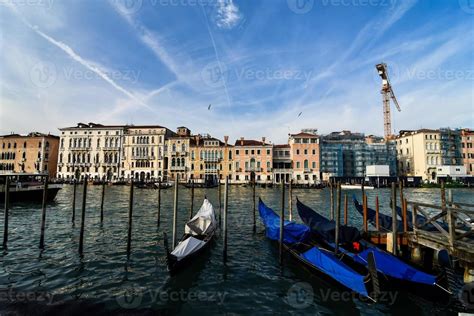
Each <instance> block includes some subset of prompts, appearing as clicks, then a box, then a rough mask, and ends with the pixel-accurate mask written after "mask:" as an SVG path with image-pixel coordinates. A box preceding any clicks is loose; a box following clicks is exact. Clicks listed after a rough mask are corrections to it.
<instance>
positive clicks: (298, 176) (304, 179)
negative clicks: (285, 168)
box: [288, 131, 320, 184]
mask: <svg viewBox="0 0 474 316" xmlns="http://www.w3.org/2000/svg"><path fill="white" fill-rule="evenodd" d="M288 143H289V145H290V158H291V161H292V165H293V180H294V181H295V183H297V184H316V183H318V182H319V181H320V151H319V150H320V149H319V136H318V135H317V134H316V133H315V132H314V133H310V132H308V131H302V132H301V133H298V134H292V135H290V137H289V139H288Z"/></svg>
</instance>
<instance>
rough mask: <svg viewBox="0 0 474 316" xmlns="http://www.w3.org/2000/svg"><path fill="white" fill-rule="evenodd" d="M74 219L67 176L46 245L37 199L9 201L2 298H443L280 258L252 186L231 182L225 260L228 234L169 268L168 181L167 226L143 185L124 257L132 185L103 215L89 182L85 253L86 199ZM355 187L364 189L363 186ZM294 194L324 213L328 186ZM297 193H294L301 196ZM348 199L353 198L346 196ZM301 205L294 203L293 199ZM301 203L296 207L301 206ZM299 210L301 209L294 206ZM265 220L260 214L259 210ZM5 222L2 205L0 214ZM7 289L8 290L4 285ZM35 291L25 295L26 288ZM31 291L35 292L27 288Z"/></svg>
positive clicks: (158, 304) (115, 193)
mask: <svg viewBox="0 0 474 316" xmlns="http://www.w3.org/2000/svg"><path fill="white" fill-rule="evenodd" d="M80 191H82V190H78V196H77V201H78V204H77V205H76V222H75V223H72V222H71V216H72V209H71V204H72V196H71V195H72V186H65V187H64V189H63V190H61V191H60V192H59V194H58V196H57V198H56V201H55V202H54V203H51V204H49V205H48V211H47V218H46V223H47V225H46V234H45V243H46V247H45V249H44V250H43V251H40V249H39V248H38V245H39V236H40V234H39V230H40V213H41V206H40V205H31V204H21V203H20V204H14V205H12V209H11V211H10V212H11V213H10V222H9V227H10V231H9V243H8V250H3V252H2V253H1V254H0V261H1V263H0V284H2V290H0V291H1V292H2V293H0V294H2V295H3V296H1V300H0V306H1V307H2V309H5V308H6V309H16V310H21V311H24V312H38V311H44V310H45V309H44V308H45V307H44V306H47V307H48V310H53V311H58V312H61V313H63V312H67V313H79V311H81V310H84V309H86V310H88V311H89V312H95V313H98V312H104V311H114V310H115V311H116V310H120V311H121V312H125V313H127V312H130V311H134V310H135V309H140V311H141V312H145V311H155V312H156V311H162V312H166V313H171V314H175V313H179V314H191V313H193V314H195V313H196V312H198V313H199V312H206V313H208V314H222V313H238V314H253V313H255V312H258V313H260V314H274V313H277V314H278V313H286V312H295V313H301V314H315V313H318V312H319V313H321V314H340V315H347V314H375V315H383V314H392V313H397V314H398V313H403V312H408V313H410V314H413V313H416V314H425V315H428V314H431V313H433V312H436V313H439V312H441V311H443V306H436V305H434V304H433V303H430V302H425V301H423V300H421V299H418V298H416V297H415V298H413V295H409V294H407V293H397V295H396V300H395V303H394V304H367V303H365V302H361V301H360V300H357V299H355V300H354V299H352V296H351V295H350V293H345V292H344V290H343V289H341V288H340V287H338V286H335V285H334V283H332V282H331V281H330V280H327V279H325V278H320V277H316V276H314V275H312V274H310V273H309V272H308V271H306V270H304V269H302V268H300V267H299V266H298V265H296V264H295V262H293V261H292V260H290V259H287V260H286V261H285V265H284V268H283V269H280V267H279V265H278V259H277V258H278V248H277V247H276V246H275V244H274V243H272V242H270V241H268V240H267V239H266V238H265V236H264V231H263V226H262V225H261V224H260V223H259V222H258V223H257V232H256V234H253V233H252V226H253V223H252V221H253V216H252V207H253V206H252V193H251V188H244V187H234V186H232V187H230V190H229V215H228V216H229V220H228V226H229V227H228V234H229V235H228V237H229V241H228V261H227V263H226V264H224V263H223V261H222V242H221V238H220V237H221V236H218V238H217V239H216V241H215V242H214V245H213V247H212V248H211V249H210V251H209V252H208V253H207V255H206V256H204V257H203V258H202V259H201V260H199V261H198V262H197V263H196V265H195V266H193V267H190V268H189V269H188V270H186V271H185V272H184V273H182V274H181V275H178V276H176V277H173V278H171V277H170V276H169V275H168V273H167V271H166V264H165V252H164V248H163V234H162V233H163V232H168V235H169V236H171V227H172V200H173V189H171V190H163V191H162V212H161V215H162V218H161V226H160V227H157V197H158V191H157V190H147V189H136V190H135V197H134V200H135V203H134V210H133V236H132V238H133V239H132V251H131V254H130V258H129V259H127V253H126V247H127V223H128V192H129V188H128V187H125V186H124V187H122V186H117V187H107V191H106V201H105V218H104V222H103V224H101V223H100V194H101V188H100V187H99V186H90V187H89V189H88V196H87V212H86V224H85V226H86V231H85V241H84V256H83V257H81V256H79V254H78V241H79V228H80V222H79V220H80V215H79V214H80V201H82V199H81V192H80ZM344 193H348V194H349V197H350V195H352V194H353V193H355V194H356V196H358V198H359V199H360V192H359V191H345V192H343V194H344ZM453 193H454V194H453V195H454V199H455V200H456V201H460V202H461V201H462V202H466V203H474V198H473V194H472V191H469V190H462V189H456V190H454V191H453ZM217 194H218V191H217V189H210V190H203V189H196V190H195V203H194V205H195V210H194V212H196V211H197V209H198V208H199V206H200V202H201V201H202V199H203V198H204V196H205V195H206V196H207V197H208V198H209V200H210V201H211V203H213V204H214V206H215V207H216V209H218V205H219V203H218V196H217ZM294 194H295V196H297V197H298V198H299V199H301V200H302V201H303V202H304V203H305V204H307V205H309V206H311V207H313V208H316V209H318V210H319V211H320V212H321V213H323V214H325V215H327V214H328V212H329V207H328V205H329V193H328V190H305V189H295V190H294ZM367 194H368V201H369V205H371V206H373V205H375V196H376V195H377V194H378V195H379V198H380V201H381V211H382V212H385V213H387V214H390V210H389V199H390V191H389V190H387V189H381V190H370V191H367ZM405 195H406V196H407V197H408V199H409V200H417V201H421V202H427V203H440V195H439V190H436V189H407V190H406V191H405ZM257 196H260V197H261V198H262V199H263V200H264V201H265V203H267V204H268V205H269V206H270V207H273V208H275V209H278V208H279V205H280V201H279V199H280V191H279V189H277V188H273V189H271V188H267V189H262V188H257ZM294 200H295V201H296V199H294ZM349 205H350V204H349ZM189 206H190V190H189V189H185V188H184V187H183V188H181V187H180V203H179V218H178V229H179V230H178V236H180V235H181V234H182V233H183V231H184V224H185V222H186V219H187V218H188V216H189ZM293 209H294V210H296V208H295V206H294V207H293ZM295 213H296V212H295ZM294 215H295V216H294V218H297V216H296V214H294ZM257 221H258V214H257ZM349 222H350V224H351V225H354V226H357V227H361V218H360V216H359V214H358V213H357V212H356V211H355V209H354V208H353V207H352V205H350V207H349ZM0 225H1V227H2V229H3V214H2V216H1V219H0ZM3 293H7V294H3ZM27 294H28V295H27ZM26 296H28V297H26Z"/></svg>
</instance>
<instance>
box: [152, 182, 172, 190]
mask: <svg viewBox="0 0 474 316" xmlns="http://www.w3.org/2000/svg"><path fill="white" fill-rule="evenodd" d="M172 187H173V184H172V183H171V182H155V183H154V188H155V189H158V188H160V189H162V190H166V189H169V188H172Z"/></svg>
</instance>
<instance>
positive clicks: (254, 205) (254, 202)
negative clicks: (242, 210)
mask: <svg viewBox="0 0 474 316" xmlns="http://www.w3.org/2000/svg"><path fill="white" fill-rule="evenodd" d="M252 182H253V185H252V197H253V214H252V215H253V232H254V233H255V232H256V231H257V223H256V218H255V213H256V212H257V200H256V194H255V186H256V185H255V179H253V181H252Z"/></svg>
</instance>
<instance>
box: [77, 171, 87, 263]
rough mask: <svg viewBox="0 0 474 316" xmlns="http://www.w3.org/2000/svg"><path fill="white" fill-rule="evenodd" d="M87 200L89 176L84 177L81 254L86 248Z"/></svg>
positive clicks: (80, 236)
mask: <svg viewBox="0 0 474 316" xmlns="http://www.w3.org/2000/svg"><path fill="white" fill-rule="evenodd" d="M86 200H87V177H86V176H85V177H84V185H83V188H82V209H81V231H80V234H79V254H81V255H82V253H83V250H84V225H85V220H86Z"/></svg>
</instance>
